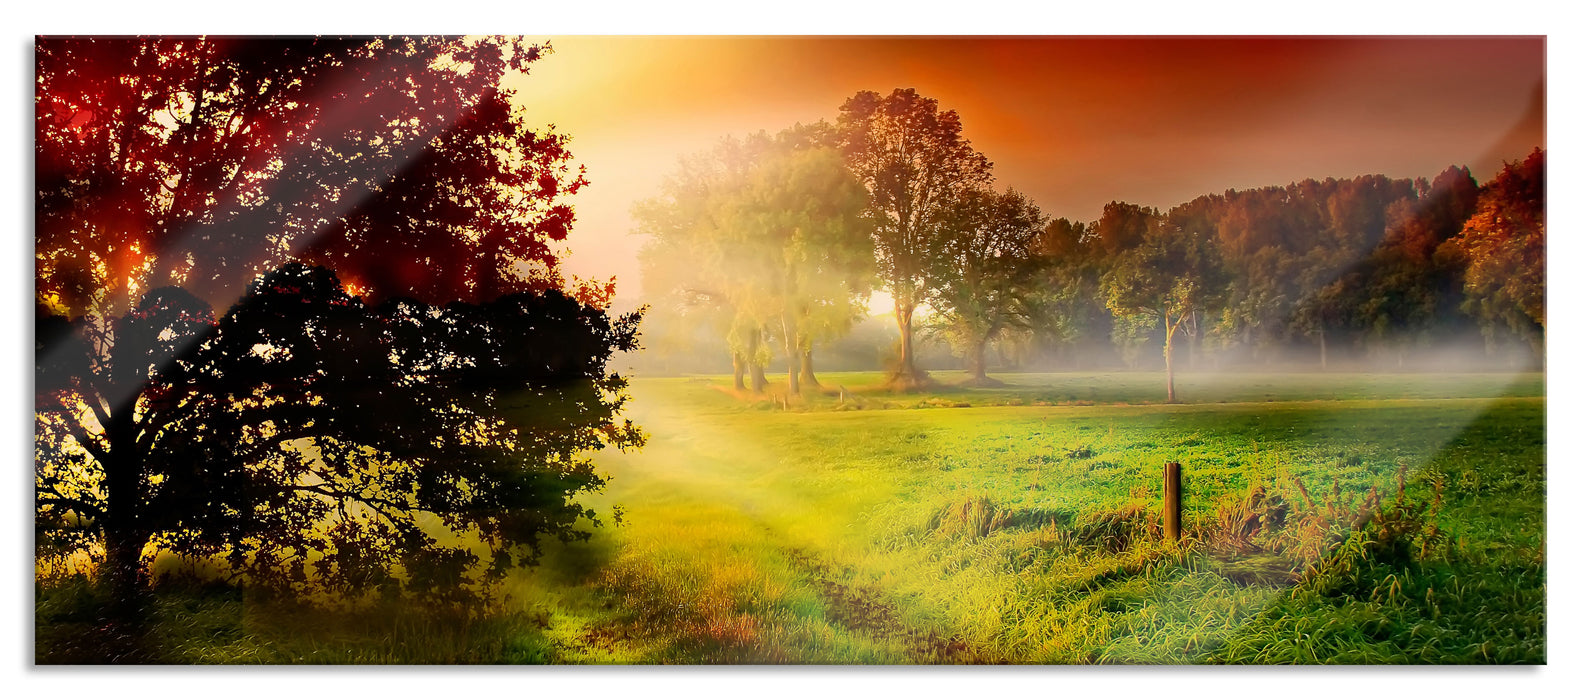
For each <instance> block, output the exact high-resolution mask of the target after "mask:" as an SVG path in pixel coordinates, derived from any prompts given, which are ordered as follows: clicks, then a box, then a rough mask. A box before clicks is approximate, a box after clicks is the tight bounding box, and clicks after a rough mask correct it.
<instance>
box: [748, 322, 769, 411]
mask: <svg viewBox="0 0 1582 700" xmlns="http://www.w3.org/2000/svg"><path fill="white" fill-rule="evenodd" d="M763 334H764V331H763V329H762V328H759V327H756V326H755V327H753V329H752V330H751V331H749V332H748V333H747V373H748V377H749V378H750V379H751V381H752V389H753V393H754V394H762V393H764V387H766V386H769V380H768V379H765V378H764V366H763V365H762V364H759V362H758V348H760V347H762V345H763Z"/></svg>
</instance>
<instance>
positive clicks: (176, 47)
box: [34, 37, 584, 316]
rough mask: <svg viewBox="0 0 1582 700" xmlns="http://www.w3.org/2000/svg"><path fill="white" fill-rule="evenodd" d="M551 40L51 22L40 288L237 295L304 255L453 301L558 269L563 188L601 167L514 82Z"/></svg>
mask: <svg viewBox="0 0 1582 700" xmlns="http://www.w3.org/2000/svg"><path fill="white" fill-rule="evenodd" d="M544 53H545V49H544V48H543V47H540V46H535V45H532V44H530V43H528V42H526V41H524V40H522V39H507V38H483V39H476V38H457V37H418V38H409V37H371V38H370V37H362V38H278V39H258V38H214V37H164V38H41V39H40V40H39V41H38V42H37V45H36V50H35V68H36V71H37V82H36V95H37V97H36V99H35V102H34V105H35V119H34V121H35V142H36V146H35V154H36V155H35V183H36V185H35V186H36V198H35V201H36V211H35V214H36V217H35V218H36V228H37V237H36V245H37V250H38V253H37V265H38V278H39V286H40V290H41V291H47V292H51V293H54V294H56V295H58V298H59V300H60V303H62V304H63V305H64V306H65V307H66V308H68V309H70V310H71V312H72V313H73V315H81V314H83V313H87V312H94V313H98V314H103V315H112V316H113V315H117V314H121V313H124V312H125V311H126V310H127V309H129V308H130V305H131V301H132V300H133V299H135V298H136V296H137V295H138V294H140V293H141V292H143V291H146V290H149V289H153V288H156V287H160V286H167V285H172V284H179V285H182V286H184V287H186V288H187V289H189V290H190V291H192V292H193V293H195V294H197V295H198V296H199V297H200V298H203V299H205V300H207V301H209V302H210V303H211V304H213V305H216V306H222V307H223V306H228V305H229V304H230V303H231V302H233V301H234V300H235V299H236V298H237V297H238V296H239V295H240V293H241V292H242V290H243V289H245V288H246V286H247V285H248V284H249V283H250V282H251V281H252V280H253V279H254V277H255V276H256V275H258V274H260V273H262V272H265V271H268V270H270V269H273V268H274V267H275V266H277V265H279V264H281V263H283V262H286V261H288V260H292V259H301V260H309V261H314V262H318V263H321V264H326V265H329V266H331V267H333V268H334V269H335V270H336V271H337V272H338V273H339V274H340V275H341V276H342V277H343V278H345V279H347V280H348V283H350V284H352V285H353V286H354V289H356V290H357V291H359V292H361V293H363V294H373V295H409V296H415V297H417V298H420V299H424V300H426V301H430V302H436V303H443V302H445V301H449V300H453V299H462V300H468V301H478V300H482V299H491V298H494V297H496V296H499V295H500V294H502V293H505V292H509V291H520V290H523V289H527V288H530V287H537V288H543V287H546V286H555V284H556V283H557V282H558V277H557V276H556V274H557V272H556V261H555V257H554V255H553V253H552V251H551V248H550V244H551V243H552V242H553V241H555V240H559V239H561V238H564V237H565V235H566V233H567V231H568V229H569V227H570V225H571V223H572V219H573V212H572V210H571V208H570V207H569V206H568V205H566V204H565V203H564V202H563V201H561V200H562V197H563V195H566V194H570V193H573V192H575V191H576V190H577V189H578V188H579V187H580V186H581V185H582V184H583V183H584V179H583V176H582V173H581V171H580V170H576V169H573V168H572V167H571V166H570V164H569V159H570V155H569V153H568V152H567V151H566V148H565V145H566V139H565V137H564V136H560V135H555V134H553V133H550V132H548V131H545V130H539V131H535V130H533V129H530V128H528V126H527V120H526V115H525V114H523V113H522V112H521V110H520V109H519V108H515V107H513V106H512V104H511V101H510V97H511V93H510V92H509V91H508V90H505V89H502V88H501V87H500V79H501V77H502V76H503V75H504V74H505V73H507V72H509V71H526V70H528V68H529V66H530V64H532V63H533V62H534V61H536V60H538V59H539V58H540V57H541V56H542V55H543V54H544ZM523 267H526V268H527V269H526V270H523V269H522V268H523ZM534 281H536V282H537V284H534Z"/></svg>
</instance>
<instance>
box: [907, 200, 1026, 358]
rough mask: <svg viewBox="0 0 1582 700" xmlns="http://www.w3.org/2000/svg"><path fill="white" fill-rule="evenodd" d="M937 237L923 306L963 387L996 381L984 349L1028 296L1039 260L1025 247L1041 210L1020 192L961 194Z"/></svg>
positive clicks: (1009, 323) (1014, 318)
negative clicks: (955, 361)
mask: <svg viewBox="0 0 1582 700" xmlns="http://www.w3.org/2000/svg"><path fill="white" fill-rule="evenodd" d="M949 222H950V223H949V224H948V225H947V226H946V228H945V230H944V232H943V233H942V234H941V237H942V238H943V241H942V245H941V246H940V251H939V254H938V255H937V256H935V258H934V260H933V265H934V269H933V271H932V272H931V273H930V276H931V277H932V278H933V279H934V280H935V283H934V290H933V293H932V294H931V295H930V296H929V305H930V306H931V307H933V308H934V310H935V311H937V312H938V313H939V316H940V324H941V326H942V328H943V330H944V332H945V334H946V336H947V337H948V338H949V339H950V341H951V344H952V345H954V346H956V350H957V351H958V352H959V353H961V356H962V359H963V360H965V363H966V367H967V375H968V376H967V380H966V382H965V384H966V385H969V386H993V385H997V384H999V382H998V381H995V380H992V379H990V378H989V376H988V367H987V366H986V364H985V360H984V349H985V347H986V346H987V345H988V344H989V342H990V341H992V340H994V339H995V338H997V337H998V336H999V335H1000V334H1001V333H1002V332H1003V331H1005V330H1007V329H1008V328H1009V327H1011V326H1012V325H1013V324H1020V323H1021V322H1022V321H1021V319H1020V316H1021V315H1022V314H1023V312H1024V311H1023V310H1024V309H1025V307H1026V305H1027V303H1028V297H1029V295H1030V294H1031V293H1032V287H1033V284H1034V282H1035V277H1036V275H1037V274H1038V263H1039V262H1040V260H1039V259H1038V258H1037V257H1035V256H1034V255H1033V253H1032V248H1033V246H1034V245H1035V244H1036V242H1037V241H1038V238H1039V236H1040V235H1041V234H1042V233H1043V227H1044V223H1045V220H1044V215H1043V213H1042V212H1040V211H1039V210H1038V207H1037V206H1036V205H1034V204H1033V203H1032V202H1031V201H1029V200H1028V199H1027V197H1025V196H1024V195H1022V194H1021V193H1020V192H1017V191H1015V190H1008V191H1006V192H1004V193H999V192H994V191H992V190H976V191H972V192H968V193H967V194H966V195H965V196H963V197H962V198H961V199H960V200H959V201H958V202H957V203H956V206H955V209H954V211H953V213H952V215H951V217H950V219H949Z"/></svg>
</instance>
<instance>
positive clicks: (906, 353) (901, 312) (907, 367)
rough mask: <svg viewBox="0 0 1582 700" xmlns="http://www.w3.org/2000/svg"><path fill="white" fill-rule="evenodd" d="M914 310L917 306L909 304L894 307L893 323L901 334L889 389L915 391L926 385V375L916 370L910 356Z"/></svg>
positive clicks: (898, 303) (899, 304) (899, 303)
mask: <svg viewBox="0 0 1582 700" xmlns="http://www.w3.org/2000/svg"><path fill="white" fill-rule="evenodd" d="M916 309H917V305H916V304H913V303H911V302H907V303H901V302H897V303H896V306H895V323H896V326H897V327H898V329H899V330H900V332H901V357H900V360H899V362H898V363H897V365H896V368H895V373H894V375H893V376H891V377H890V387H891V388H892V389H896V390H900V391H906V392H912V391H917V390H919V389H922V388H923V387H924V386H926V385H927V384H928V373H927V372H924V371H922V370H919V369H918V368H917V364H916V361H915V359H914V358H913V354H912V353H913V350H912V313H913V312H914V311H915V310H916Z"/></svg>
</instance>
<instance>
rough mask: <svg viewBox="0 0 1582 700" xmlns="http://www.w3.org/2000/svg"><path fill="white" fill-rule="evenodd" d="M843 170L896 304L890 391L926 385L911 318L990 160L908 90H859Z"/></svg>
mask: <svg viewBox="0 0 1582 700" xmlns="http://www.w3.org/2000/svg"><path fill="white" fill-rule="evenodd" d="M838 126H839V129H840V133H841V147H842V150H843V151H844V154H845V156H846V163H847V165H848V166H849V167H850V168H851V171H852V172H853V173H854V174H856V176H857V179H858V180H859V181H860V182H861V183H862V184H863V186H864V187H865V188H866V189H867V190H868V197H869V198H868V209H867V216H868V218H869V219H870V221H871V222H872V225H873V227H874V251H875V253H876V256H877V262H878V272H879V278H880V280H881V281H882V282H883V283H884V285H885V288H886V289H887V290H888V291H889V292H890V296H891V297H892V298H893V299H894V300H895V316H896V324H897V326H898V327H899V330H900V334H901V345H900V357H899V361H898V362H899V364H898V366H897V367H896V369H895V372H894V375H893V377H892V378H891V384H892V386H894V387H896V388H898V389H902V390H915V389H917V388H919V387H922V386H924V385H925V384H926V383H927V381H928V375H927V373H925V372H923V371H922V370H921V369H919V368H918V367H917V365H916V362H915V358H914V355H913V348H912V339H913V330H914V329H913V315H914V314H915V312H916V311H917V307H918V306H919V305H920V304H923V303H924V302H926V301H927V299H928V297H929V295H930V293H931V292H932V290H933V289H934V285H935V280H934V279H932V277H931V274H930V270H931V269H932V268H933V266H934V262H933V261H934V260H935V257H936V256H937V255H939V254H940V249H941V247H942V244H943V242H944V233H945V227H947V226H948V225H949V217H950V213H951V211H952V207H953V206H954V205H955V202H957V201H958V200H960V199H961V198H962V197H964V196H965V195H966V193H968V192H971V191H973V190H976V189H979V188H982V187H983V186H985V185H986V184H988V182H989V181H990V180H991V178H992V176H991V174H990V167H991V164H990V163H989V160H988V159H987V158H985V157H984V156H983V154H981V153H979V152H978V151H977V150H975V149H974V148H973V147H972V144H971V142H969V141H968V140H967V139H965V138H962V136H961V117H960V116H959V115H958V114H956V112H955V111H954V110H940V108H939V102H938V101H937V100H934V99H933V98H929V97H924V96H922V95H920V94H918V93H917V91H916V90H914V89H911V88H904V89H903V88H897V89H896V90H895V91H893V92H891V93H890V94H889V95H883V96H881V95H880V94H879V93H876V92H870V91H863V92H859V93H857V94H856V95H854V96H852V97H851V98H850V99H848V100H846V103H845V104H844V105H842V106H841V109H840V119H839V121H838Z"/></svg>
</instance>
